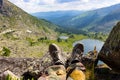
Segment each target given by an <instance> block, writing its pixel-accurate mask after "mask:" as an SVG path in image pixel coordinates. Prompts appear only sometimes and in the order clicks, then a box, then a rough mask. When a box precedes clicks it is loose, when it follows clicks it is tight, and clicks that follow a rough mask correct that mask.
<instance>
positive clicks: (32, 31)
mask: <svg viewBox="0 0 120 80" xmlns="http://www.w3.org/2000/svg"><path fill="white" fill-rule="evenodd" d="M56 28H58V27H57V26H56V25H54V24H52V23H50V22H48V21H46V20H43V19H37V18H35V17H33V16H31V15H29V14H28V13H26V12H24V11H23V10H22V9H20V8H18V7H17V6H15V5H13V4H12V3H10V2H9V1H7V0H4V1H3V0H1V1H0V44H1V45H0V55H2V53H3V52H2V49H3V47H6V48H8V49H10V51H11V56H19V57H28V56H30V55H31V56H32V55H33V57H34V56H35V55H38V57H39V56H40V55H41V54H42V51H45V50H46V44H42V43H40V45H41V46H40V45H38V46H32V45H31V44H33V43H34V42H35V41H37V40H38V39H39V38H44V37H46V38H47V39H55V38H56V36H57V32H55V29H56ZM43 46H44V47H43ZM46 52H47V51H46ZM33 53H34V54H33Z"/></svg>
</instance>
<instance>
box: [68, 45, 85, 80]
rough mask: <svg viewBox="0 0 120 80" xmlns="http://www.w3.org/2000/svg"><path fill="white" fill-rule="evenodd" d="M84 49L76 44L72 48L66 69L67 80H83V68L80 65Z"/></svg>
mask: <svg viewBox="0 0 120 80" xmlns="http://www.w3.org/2000/svg"><path fill="white" fill-rule="evenodd" d="M83 51H84V47H83V45H82V44H80V43H78V44H76V45H75V46H74V48H73V51H72V54H71V58H70V59H69V61H68V62H69V66H68V67H67V76H66V79H67V80H85V73H84V72H85V67H84V65H83V64H82V63H81V58H82V55H83Z"/></svg>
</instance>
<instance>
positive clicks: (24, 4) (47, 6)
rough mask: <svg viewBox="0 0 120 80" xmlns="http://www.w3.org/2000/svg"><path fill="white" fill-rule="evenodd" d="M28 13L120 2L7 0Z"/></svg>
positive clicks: (105, 0)
mask: <svg viewBox="0 0 120 80" xmlns="http://www.w3.org/2000/svg"><path fill="white" fill-rule="evenodd" d="M8 1H10V2H12V3H14V4H15V5H17V6H18V7H20V8H21V9H23V10H24V11H26V12H28V13H35V12H48V11H63V10H82V11H86V10H94V9H98V8H103V7H108V6H111V5H114V4H118V3H120V0H8Z"/></svg>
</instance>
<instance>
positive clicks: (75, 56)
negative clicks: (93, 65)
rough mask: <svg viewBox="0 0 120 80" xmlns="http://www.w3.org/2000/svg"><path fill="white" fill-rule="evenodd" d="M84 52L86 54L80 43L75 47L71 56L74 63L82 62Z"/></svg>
mask: <svg viewBox="0 0 120 80" xmlns="http://www.w3.org/2000/svg"><path fill="white" fill-rule="evenodd" d="M83 52H84V46H83V44H80V43H77V44H76V45H75V46H74V47H73V51H72V55H71V58H72V62H73V63H74V62H76V61H78V62H80V61H81V58H82V55H83Z"/></svg>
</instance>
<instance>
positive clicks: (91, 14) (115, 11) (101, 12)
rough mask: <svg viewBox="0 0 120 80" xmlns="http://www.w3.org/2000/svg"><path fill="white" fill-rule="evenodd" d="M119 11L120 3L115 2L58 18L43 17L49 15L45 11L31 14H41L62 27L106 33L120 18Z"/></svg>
mask: <svg viewBox="0 0 120 80" xmlns="http://www.w3.org/2000/svg"><path fill="white" fill-rule="evenodd" d="M119 11H120V4H116V5H112V6H110V7H105V8H100V9H96V10H91V11H84V12H82V11H81V13H78V14H75V15H74V16H71V17H69V16H63V17H59V19H57V18H55V17H54V16H52V18H50V19H49V18H47V17H45V16H46V15H47V16H49V15H48V14H47V13H46V14H42V16H41V15H39V16H37V15H33V16H36V17H38V18H40V16H41V17H42V18H45V19H47V20H49V21H51V22H53V23H55V24H57V25H59V26H61V27H63V28H64V27H65V28H74V29H77V30H83V31H92V32H104V33H106V32H110V30H111V29H112V27H113V26H114V25H115V24H116V23H117V22H118V21H119V20H120V18H119V14H120V12H119ZM48 13H49V12H48ZM51 14H52V13H51ZM54 14H55V13H54ZM59 14H60V13H59ZM69 14H70V13H69ZM43 15H44V16H43ZM65 15H67V14H65ZM55 16H59V15H55ZM116 16H117V17H116ZM109 19H110V20H109Z"/></svg>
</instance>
